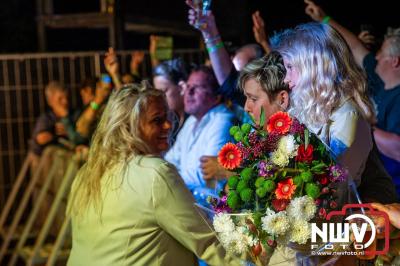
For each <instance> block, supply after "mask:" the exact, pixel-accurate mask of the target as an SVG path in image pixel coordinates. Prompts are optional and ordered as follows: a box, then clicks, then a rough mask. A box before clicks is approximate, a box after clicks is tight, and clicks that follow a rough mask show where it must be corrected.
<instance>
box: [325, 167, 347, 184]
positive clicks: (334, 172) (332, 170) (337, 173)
mask: <svg viewBox="0 0 400 266" xmlns="http://www.w3.org/2000/svg"><path fill="white" fill-rule="evenodd" d="M347 176H348V172H347V170H346V169H345V168H343V167H342V166H340V165H339V164H336V165H332V166H331V167H329V178H330V180H331V181H332V182H343V181H345V180H346V178H347Z"/></svg>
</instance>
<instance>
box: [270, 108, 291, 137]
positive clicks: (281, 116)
mask: <svg viewBox="0 0 400 266" xmlns="http://www.w3.org/2000/svg"><path fill="white" fill-rule="evenodd" d="M291 125H292V118H290V116H289V115H288V113H286V112H277V113H275V114H273V115H272V116H271V117H270V118H269V120H268V124H267V131H268V133H270V134H271V133H273V134H280V135H283V134H286V133H287V132H289V129H290V126H291Z"/></svg>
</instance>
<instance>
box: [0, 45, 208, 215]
mask: <svg viewBox="0 0 400 266" xmlns="http://www.w3.org/2000/svg"><path fill="white" fill-rule="evenodd" d="M132 52H133V51H118V52H117V54H118V57H119V62H120V66H121V67H120V71H121V73H127V72H128V69H129V62H130V55H131V53H132ZM174 56H179V57H182V58H183V59H184V60H185V61H187V62H193V63H201V62H204V59H205V54H204V53H203V52H202V51H199V50H194V49H190V50H189V49H187V50H176V51H175V52H174ZM103 59H104V52H60V53H37V54H10V55H0V209H1V208H2V207H3V206H4V203H5V199H6V198H7V195H8V193H9V191H10V188H11V186H12V184H13V183H14V181H15V179H16V176H17V174H18V171H19V169H20V167H21V166H22V163H23V160H24V158H25V156H26V154H27V151H28V149H29V147H28V140H29V138H30V137H31V133H32V129H33V127H34V125H35V122H36V119H37V117H38V116H39V114H40V113H42V112H44V111H45V110H46V101H45V97H44V87H45V86H46V84H47V83H48V82H49V81H51V80H59V81H60V82H62V83H63V84H64V85H65V86H66V88H67V89H68V90H69V94H70V101H71V104H70V105H71V106H72V107H77V106H78V104H79V102H80V101H79V98H80V96H79V88H78V87H79V84H80V83H81V82H82V81H83V80H84V79H85V78H88V77H95V76H99V75H100V74H101V73H104V72H105V70H104V66H103ZM150 62H151V61H150V56H149V54H148V52H147V51H146V52H145V59H144V62H143V64H142V65H141V69H140V72H141V73H140V74H141V75H142V77H150V76H151V64H150Z"/></svg>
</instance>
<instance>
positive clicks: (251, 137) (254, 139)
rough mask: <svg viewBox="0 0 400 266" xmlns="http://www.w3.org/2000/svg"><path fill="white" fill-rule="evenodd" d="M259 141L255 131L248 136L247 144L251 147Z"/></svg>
mask: <svg viewBox="0 0 400 266" xmlns="http://www.w3.org/2000/svg"><path fill="white" fill-rule="evenodd" d="M258 141H259V138H258V136H257V133H256V132H255V131H253V132H250V134H249V143H250V145H251V146H253V145H255V144H256V143H257V142H258Z"/></svg>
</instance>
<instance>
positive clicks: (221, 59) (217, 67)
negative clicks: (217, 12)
mask: <svg viewBox="0 0 400 266" xmlns="http://www.w3.org/2000/svg"><path fill="white" fill-rule="evenodd" d="M186 4H187V5H188V6H189V7H190V8H191V9H190V10H189V24H190V25H192V26H193V27H194V26H195V25H196V22H198V21H201V22H202V24H201V26H200V27H198V28H197V29H198V30H200V32H201V34H202V35H203V38H204V42H205V44H206V46H207V50H208V54H209V56H210V60H211V64H212V68H213V70H214V73H215V76H216V77H217V80H218V83H219V85H222V84H223V83H224V81H225V80H226V78H227V77H228V75H229V73H230V72H231V70H232V68H233V63H232V60H231V58H230V56H229V54H228V52H227V50H226V49H225V47H224V46H223V43H222V39H221V36H220V34H219V31H218V28H217V25H216V23H215V18H214V15H213V13H212V11H207V14H206V15H202V14H200V13H199V12H198V11H196V10H195V8H194V5H193V2H192V0H187V1H186Z"/></svg>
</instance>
